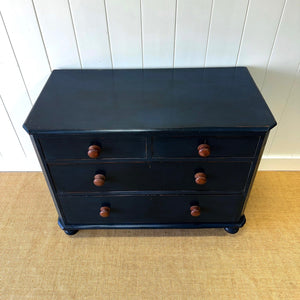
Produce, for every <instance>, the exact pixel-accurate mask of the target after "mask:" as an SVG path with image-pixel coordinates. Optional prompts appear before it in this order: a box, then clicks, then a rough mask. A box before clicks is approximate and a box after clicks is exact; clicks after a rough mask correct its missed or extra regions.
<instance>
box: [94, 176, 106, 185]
mask: <svg viewBox="0 0 300 300" xmlns="http://www.w3.org/2000/svg"><path fill="white" fill-rule="evenodd" d="M104 182H105V176H104V175H103V174H96V175H95V176H94V181H93V183H94V185H95V186H102V185H103V184H104Z"/></svg>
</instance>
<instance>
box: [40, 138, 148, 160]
mask: <svg viewBox="0 0 300 300" xmlns="http://www.w3.org/2000/svg"><path fill="white" fill-rule="evenodd" d="M39 142H40V144H41V146H42V149H43V152H44V155H45V158H46V159H47V160H72V159H88V160H102V159H112V158H122V159H124V158H145V157H146V138H145V137H143V136H140V135H124V134H119V135H115V134H110V135H103V134H102V135H97V134H94V135H44V136H40V137H39ZM91 145H97V146H100V147H101V151H100V152H99V156H98V157H97V158H95V159H93V158H90V157H89V156H88V154H87V153H88V149H89V146H91Z"/></svg>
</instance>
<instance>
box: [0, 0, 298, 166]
mask: <svg viewBox="0 0 300 300" xmlns="http://www.w3.org/2000/svg"><path fill="white" fill-rule="evenodd" d="M0 11H1V19H0V45H1V48H0V76H1V78H0V79H1V80H0V96H1V103H0V104H1V105H0V113H1V121H0V122H1V125H2V126H1V132H0V133H1V137H2V141H1V146H0V153H1V161H2V164H1V165H0V170H18V169H20V170H25V169H28V170H33V169H36V168H38V167H37V164H36V160H35V158H34V157H35V153H34V151H33V148H32V146H31V143H30V140H29V138H28V136H27V135H26V133H25V131H24V130H23V129H22V124H23V122H24V120H25V118H26V115H27V113H28V111H29V110H30V108H31V106H32V104H33V103H34V102H35V100H36V98H37V96H38V95H39V93H40V91H41V89H42V87H43V85H44V83H45V81H46V79H47V77H48V75H49V74H50V71H51V70H53V69H62V68H108V69H109V68H143V67H144V68H154V67H157V68H164V67H170V68H172V67H201V66H207V67H210V66H235V65H240V66H242V65H243V66H247V67H249V70H250V72H251V74H252V75H253V77H254V80H255V82H256V84H257V86H258V87H259V88H260V90H261V92H262V94H263V96H264V97H265V99H266V101H267V103H268V105H269V106H270V108H271V110H272V111H273V113H274V115H275V117H276V119H277V121H278V127H277V128H276V129H275V130H274V131H273V132H272V133H271V135H270V139H269V142H268V144H267V146H266V150H265V157H266V158H267V159H268V163H267V164H266V165H267V166H268V169H270V168H272V163H270V159H271V160H272V161H273V168H274V169H276V168H277V167H276V166H278V168H280V169H282V166H283V163H282V161H283V160H291V161H293V163H292V164H291V163H289V164H287V168H288V169H290V167H289V165H292V166H293V168H295V166H296V168H297V166H298V168H300V159H299V149H300V138H299V134H298V131H299V130H298V129H299V127H300V118H299V115H300V113H299V99H300V90H299V85H300V83H299V64H300V38H299V37H300V1H299V0H277V1H271V0H263V1H260V0H228V1H223V0H199V1H196V0H128V1H121V0H86V1H83V0H53V1H46V0H24V1H22V0H0ZM8 144H9V145H14V146H13V150H11V151H9V147H7V145H8ZM283 145H284V146H283ZM17 154H19V155H18V156H19V158H20V159H19V161H18V162H16V161H15V160H14V159H13V157H15V156H16V155H17ZM276 160H277V161H278V162H279V163H278V164H277V165H276ZM262 165H263V164H262Z"/></svg>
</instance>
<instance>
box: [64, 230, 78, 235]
mask: <svg viewBox="0 0 300 300" xmlns="http://www.w3.org/2000/svg"><path fill="white" fill-rule="evenodd" d="M64 232H65V234H67V235H74V234H76V233H77V232H78V230H64Z"/></svg>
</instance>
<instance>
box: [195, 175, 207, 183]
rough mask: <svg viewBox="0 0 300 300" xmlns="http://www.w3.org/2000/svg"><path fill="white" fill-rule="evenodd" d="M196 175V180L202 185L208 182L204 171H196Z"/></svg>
mask: <svg viewBox="0 0 300 300" xmlns="http://www.w3.org/2000/svg"><path fill="white" fill-rule="evenodd" d="M194 177H195V182H196V183H197V184H200V185H202V184H205V183H206V182H207V178H206V175H205V173H203V172H198V173H196V174H195V176H194Z"/></svg>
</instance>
